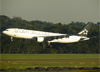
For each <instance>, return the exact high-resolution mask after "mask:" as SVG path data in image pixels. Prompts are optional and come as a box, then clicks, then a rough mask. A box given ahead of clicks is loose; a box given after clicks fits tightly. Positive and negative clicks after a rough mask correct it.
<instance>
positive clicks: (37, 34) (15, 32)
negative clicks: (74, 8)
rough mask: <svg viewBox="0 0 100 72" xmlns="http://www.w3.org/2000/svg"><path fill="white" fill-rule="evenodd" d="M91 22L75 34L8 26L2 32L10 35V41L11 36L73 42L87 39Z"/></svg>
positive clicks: (51, 41)
mask: <svg viewBox="0 0 100 72" xmlns="http://www.w3.org/2000/svg"><path fill="white" fill-rule="evenodd" d="M91 25H92V24H90V23H89V24H87V25H86V26H85V27H84V28H83V29H82V30H81V31H80V32H79V33H77V34H75V35H70V34H69V35H68V34H61V33H52V32H44V31H36V30H27V29H19V28H8V29H6V30H4V31H3V33H4V34H6V35H8V36H11V41H13V37H16V38H23V39H35V40H36V41H37V42H43V41H47V42H48V43H53V42H57V43H73V42H79V41H84V40H89V39H90V38H88V37H87V34H88V32H89V29H90V27H91Z"/></svg>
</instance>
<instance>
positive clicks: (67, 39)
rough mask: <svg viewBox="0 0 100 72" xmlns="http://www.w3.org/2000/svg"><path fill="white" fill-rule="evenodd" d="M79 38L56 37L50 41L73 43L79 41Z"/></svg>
mask: <svg viewBox="0 0 100 72" xmlns="http://www.w3.org/2000/svg"><path fill="white" fill-rule="evenodd" d="M78 41H79V40H78V39H70V38H66V39H54V40H52V41H49V42H58V43H73V42H78Z"/></svg>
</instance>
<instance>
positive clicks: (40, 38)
mask: <svg viewBox="0 0 100 72" xmlns="http://www.w3.org/2000/svg"><path fill="white" fill-rule="evenodd" d="M36 41H37V42H43V41H44V37H37V38H36Z"/></svg>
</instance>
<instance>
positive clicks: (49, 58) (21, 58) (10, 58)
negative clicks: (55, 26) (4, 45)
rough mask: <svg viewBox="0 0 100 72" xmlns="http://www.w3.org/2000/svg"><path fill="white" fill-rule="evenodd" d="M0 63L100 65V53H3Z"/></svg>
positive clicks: (13, 65)
mask: <svg viewBox="0 0 100 72" xmlns="http://www.w3.org/2000/svg"><path fill="white" fill-rule="evenodd" d="M53 55H54V56H55V57H54V56H53ZM82 56H83V58H82ZM0 64H1V69H13V68H14V69H26V68H41V67H42V68H46V69H47V68H49V69H50V68H51V69H53V68H56V67H59V68H65V67H66V68H65V69H67V70H68V69H70V68H73V67H74V68H82V67H84V68H86V67H89V68H90V69H91V68H93V67H97V68H99V67H100V65H99V54H1V60H0Z"/></svg>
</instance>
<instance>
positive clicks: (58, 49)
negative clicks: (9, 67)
mask: <svg viewBox="0 0 100 72" xmlns="http://www.w3.org/2000/svg"><path fill="white" fill-rule="evenodd" d="M92 23H93V22H92ZM0 24H1V26H0V40H1V43H0V53H2V54H45V53H46V54H58V53H59V54H64V53H66V54H67V53H68V54H70V53H76V54H79V53H82V54H83V53H84V54H91V53H92V54H95V53H99V25H100V24H99V22H97V23H96V24H95V23H93V25H92V27H91V30H90V32H89V34H88V37H90V38H91V39H90V40H88V41H81V42H77V43H51V45H52V47H50V46H48V44H47V43H46V42H42V43H38V42H36V41H34V40H24V39H18V38H14V41H13V42H12V41H11V40H10V37H9V36H6V35H4V34H2V31H3V30H5V29H7V28H22V29H30V30H39V31H40V30H41V31H47V32H54V33H64V34H74V33H78V32H79V31H80V30H81V29H82V28H83V27H84V25H85V23H84V22H73V21H72V22H71V23H69V24H62V23H55V24H54V23H52V22H45V21H44V22H43V21H39V20H33V21H27V20H23V19H22V18H21V17H13V18H9V17H8V16H5V15H0Z"/></svg>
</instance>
